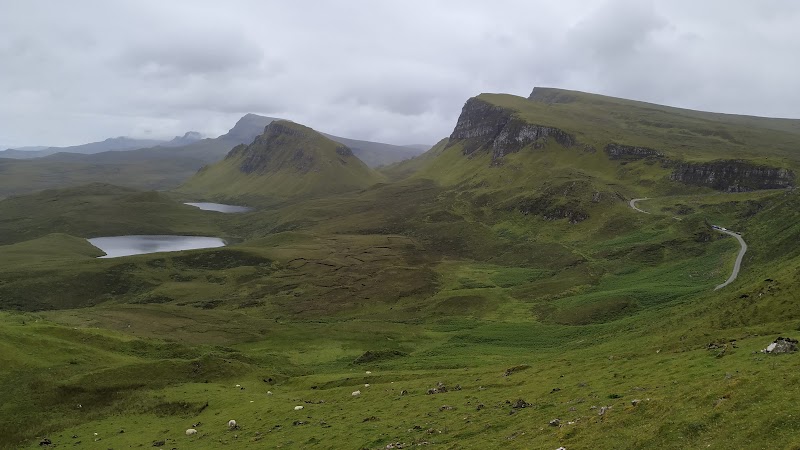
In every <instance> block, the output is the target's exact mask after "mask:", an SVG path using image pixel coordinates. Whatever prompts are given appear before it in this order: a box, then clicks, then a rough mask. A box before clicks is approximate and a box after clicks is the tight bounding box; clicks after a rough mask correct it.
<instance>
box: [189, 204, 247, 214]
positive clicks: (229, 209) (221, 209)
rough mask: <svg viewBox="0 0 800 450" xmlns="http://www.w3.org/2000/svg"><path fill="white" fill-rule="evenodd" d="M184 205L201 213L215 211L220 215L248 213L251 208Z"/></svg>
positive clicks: (219, 205) (222, 205) (218, 205)
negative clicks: (198, 209)
mask: <svg viewBox="0 0 800 450" xmlns="http://www.w3.org/2000/svg"><path fill="white" fill-rule="evenodd" d="M184 205H189V206H194V207H195V208H200V209H202V210H203V211H217V212H221V213H245V212H250V211H252V210H253V208H249V207H247V206H236V205H225V204H223V203H205V202H200V203H184Z"/></svg>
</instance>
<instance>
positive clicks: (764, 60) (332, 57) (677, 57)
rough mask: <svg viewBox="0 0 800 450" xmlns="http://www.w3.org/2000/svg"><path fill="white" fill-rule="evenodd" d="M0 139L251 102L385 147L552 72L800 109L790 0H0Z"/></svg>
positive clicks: (218, 118)
mask: <svg viewBox="0 0 800 450" xmlns="http://www.w3.org/2000/svg"><path fill="white" fill-rule="evenodd" d="M0 1H3V0H0ZM3 10H4V14H3V15H0V58H2V60H3V70H2V71H0V98H1V99H3V101H2V102H0V142H4V143H7V144H10V145H26V144H49V145H54V144H61V145H66V144H77V143H82V142H87V141H91V140H97V139H102V138H105V137H109V136H117V135H137V134H139V135H145V134H146V135H148V136H154V137H171V136H173V135H176V134H183V132H185V131H187V130H190V129H195V130H198V131H202V132H205V133H208V134H215V133H222V132H225V131H226V130H227V129H228V128H230V126H231V125H232V124H233V123H234V122H235V121H236V119H237V118H238V117H239V116H241V115H243V114H245V113H247V112H255V113H262V114H266V115H271V116H278V117H286V118H289V119H292V120H296V121H298V122H302V123H305V124H307V125H309V126H312V127H314V128H317V129H319V130H322V131H326V132H329V133H333V134H337V135H342V136H350V137H354V138H362V139H384V140H387V141H390V142H395V143H408V142H428V143H432V142H435V141H436V140H438V139H439V138H441V137H443V136H446V135H448V134H449V133H450V131H451V130H452V127H453V125H454V123H455V121H456V119H457V116H458V114H459V112H460V109H461V106H462V105H463V103H464V101H466V99H467V98H469V97H471V96H474V95H477V94H479V93H481V92H508V93H512V94H517V95H527V94H528V93H529V92H530V90H531V88H532V87H533V86H535V85H549V86H556V87H563V88H567V89H578V90H584V91H592V92H599V93H605V94H609V95H616V96H623V97H629V98H636V99H641V100H645V101H654V102H662V103H667V104H671V105H675V106H683V107H690V108H696V109H707V110H718V111H725V112H735V113H750V114H763V115H782V116H793V117H798V116H800V107H798V106H797V105H800V92H798V91H797V90H796V89H795V84H796V82H795V81H794V74H795V73H797V69H798V63H797V62H796V58H795V55H796V54H800V31H798V29H797V26H796V24H797V23H798V22H799V21H800V4H796V3H795V2H781V1H774V0H766V1H761V2H750V1H747V0H708V1H689V0H652V1H650V0H642V1H638V0H612V1H582V0H563V1H560V2H548V1H524V0H515V1H512V0H507V1H498V2H492V3H488V2H479V1H477V0H463V1H455V0H446V1H444V0H443V1H438V2H430V1H423V0H408V1H402V2H400V1H387V2H374V1H367V0H343V1H340V2H316V1H314V2H312V1H308V0H305V1H302V0H298V1H295V2H260V1H246V0H240V1H232V2H224V3H223V2H216V1H211V0H194V1H188V0H175V1H170V2H164V1H158V0H139V1H133V0H130V1H119V2H106V1H99V0H95V1H92V0H84V1H81V2H47V1H42V0H30V1H25V2H11V1H8V2H4V4H3Z"/></svg>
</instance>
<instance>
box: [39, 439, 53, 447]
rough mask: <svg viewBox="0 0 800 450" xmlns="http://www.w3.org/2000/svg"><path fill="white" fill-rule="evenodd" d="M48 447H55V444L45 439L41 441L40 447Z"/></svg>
mask: <svg viewBox="0 0 800 450" xmlns="http://www.w3.org/2000/svg"><path fill="white" fill-rule="evenodd" d="M48 445H53V442H52V441H51V440H50V439H47V438H44V439H42V440H41V441H39V446H40V447H46V446H48Z"/></svg>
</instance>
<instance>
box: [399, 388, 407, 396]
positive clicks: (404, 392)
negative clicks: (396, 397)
mask: <svg viewBox="0 0 800 450" xmlns="http://www.w3.org/2000/svg"><path fill="white" fill-rule="evenodd" d="M400 395H408V391H407V390H405V389H403V390H402V391H400Z"/></svg>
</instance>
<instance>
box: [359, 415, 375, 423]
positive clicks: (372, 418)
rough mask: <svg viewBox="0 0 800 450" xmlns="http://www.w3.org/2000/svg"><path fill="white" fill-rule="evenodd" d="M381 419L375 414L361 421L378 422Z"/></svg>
mask: <svg viewBox="0 0 800 450" xmlns="http://www.w3.org/2000/svg"><path fill="white" fill-rule="evenodd" d="M378 420H379V419H378V418H377V417H375V416H369V417H365V418H364V420H362V421H361V422H377V421H378Z"/></svg>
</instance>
